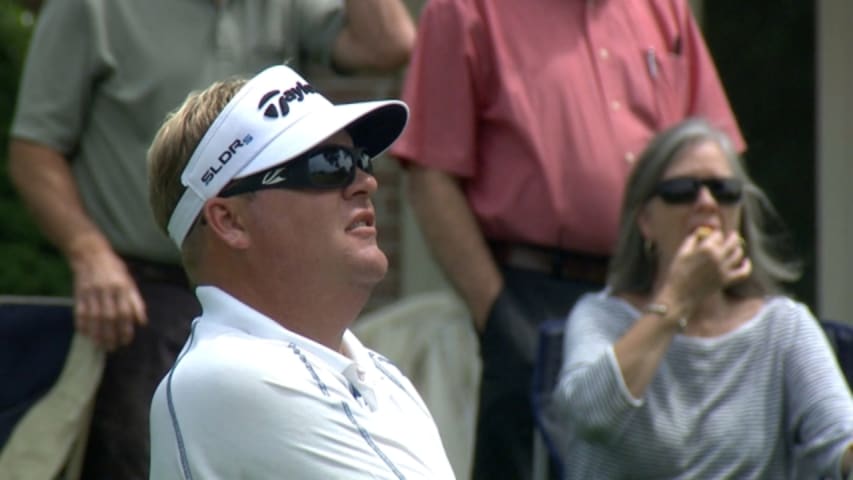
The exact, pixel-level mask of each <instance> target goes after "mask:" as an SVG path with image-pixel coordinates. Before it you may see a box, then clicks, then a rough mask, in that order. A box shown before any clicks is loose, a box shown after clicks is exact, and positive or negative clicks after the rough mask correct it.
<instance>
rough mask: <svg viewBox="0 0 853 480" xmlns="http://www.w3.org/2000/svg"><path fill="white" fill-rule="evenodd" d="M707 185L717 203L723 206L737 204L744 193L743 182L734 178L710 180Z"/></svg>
mask: <svg viewBox="0 0 853 480" xmlns="http://www.w3.org/2000/svg"><path fill="white" fill-rule="evenodd" d="M705 184H706V185H708V188H709V189H710V190H711V194H712V195H713V196H714V198H715V199H716V200H717V202H719V203H723V204H732V203H737V202H738V201H740V197H741V194H742V193H743V186H742V184H741V182H740V181H738V180H736V179H734V178H723V179H717V180H708V181H707V182H706V183H705Z"/></svg>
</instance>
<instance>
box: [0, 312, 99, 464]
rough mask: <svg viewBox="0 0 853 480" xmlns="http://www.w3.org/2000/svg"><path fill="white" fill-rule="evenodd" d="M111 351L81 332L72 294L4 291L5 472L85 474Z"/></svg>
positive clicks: (0, 359)
mask: <svg viewBox="0 0 853 480" xmlns="http://www.w3.org/2000/svg"><path fill="white" fill-rule="evenodd" d="M103 364H104V354H103V352H102V351H101V350H99V349H98V348H97V347H95V345H94V344H93V343H92V342H90V341H89V340H88V338H86V337H84V336H82V335H79V334H76V333H75V331H74V320H73V313H72V310H71V300H70V299H67V298H56V297H29V296H26V297H19V296H0V381H2V384H0V448H2V450H0V472H2V476H3V478H4V479H7V480H18V479H20V480H59V479H62V480H75V479H77V478H79V475H80V468H81V467H82V458H83V453H84V450H85V445H86V437H87V434H88V429H89V421H90V419H91V410H92V406H93V403H94V393H95V390H96V389H97V386H98V383H99V381H100V378H101V373H102V372H103Z"/></svg>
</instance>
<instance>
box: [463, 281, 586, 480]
mask: <svg viewBox="0 0 853 480" xmlns="http://www.w3.org/2000/svg"><path fill="white" fill-rule="evenodd" d="M501 270H502V273H503V275H504V289H503V291H501V293H500V295H499V296H498V298H497V300H496V301H495V304H494V305H493V306H492V310H491V312H490V313H489V318H488V321H487V323H486V328H485V331H484V332H483V334H482V335H481V337H480V355H481V357H482V359H483V377H482V382H481V385H480V407H479V414H478V418H477V430H476V442H475V448H474V462H473V465H474V467H473V474H472V479H473V480H494V479H506V480H528V479H530V478H531V476H532V465H533V425H534V423H533V413H532V412H533V407H532V404H531V400H530V399H531V376H532V372H533V359H534V358H535V352H536V341H537V334H538V327H539V324H540V323H542V322H544V321H546V320H550V319H555V318H559V319H565V318H566V317H567V316H568V313H569V311H570V310H571V308H572V306H573V305H574V304H575V302H576V301H577V299H578V298H579V297H580V296H581V295H583V294H584V293H587V292H590V291H596V290H600V289H601V288H603V285H600V284H594V283H588V282H581V281H576V280H571V279H565V278H558V277H555V276H552V275H549V274H546V273H539V272H535V271H530V270H522V269H517V268H511V267H503V268H502V269H501ZM551 472H552V473H553V472H555V469H553V468H552V469H551Z"/></svg>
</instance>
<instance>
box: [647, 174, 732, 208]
mask: <svg viewBox="0 0 853 480" xmlns="http://www.w3.org/2000/svg"><path fill="white" fill-rule="evenodd" d="M702 186H705V187H707V188H708V191H709V192H711V195H712V196H713V197H714V200H716V201H717V203H719V204H720V205H733V204H735V203H737V202H739V201H740V199H741V196H742V195H743V183H742V182H741V181H740V180H738V179H736V178H695V177H676V178H670V179H668V180H664V181H662V182H660V183H658V184H657V187H655V194H656V195H657V196H659V197H660V198H661V200H663V201H664V202H666V203H670V204H675V205H678V204H685V203H693V202H695V201H696V198H697V197H698V196H699V190H701V189H702Z"/></svg>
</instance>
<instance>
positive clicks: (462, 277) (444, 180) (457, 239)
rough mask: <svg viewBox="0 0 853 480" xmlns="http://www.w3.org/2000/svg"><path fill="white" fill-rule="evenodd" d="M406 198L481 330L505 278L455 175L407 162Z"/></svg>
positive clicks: (440, 263)
mask: <svg viewBox="0 0 853 480" xmlns="http://www.w3.org/2000/svg"><path fill="white" fill-rule="evenodd" d="M408 179H409V198H410V201H411V204H412V208H413V210H414V211H415V215H416V216H417V218H418V221H419V222H418V223H419V224H420V227H421V230H422V231H423V233H424V236H425V237H426V240H427V243H428V244H429V245H430V248H431V249H432V252H433V254H434V255H435V257H436V260H437V261H438V263H439V265H440V266H441V267H442V269H443V270H444V272H445V274H446V275H447V276H448V278H449V280H450V282H451V283H452V284H453V286H454V288H455V289H456V290H457V291H458V292H459V294H460V295H461V296H462V298H463V299H464V300H465V302H466V303H467V304H468V307H469V309H470V310H471V315H472V316H473V319H474V323H475V326H476V327H477V329H478V330H480V331H482V329H483V327H484V325H485V321H486V316H487V315H488V313H489V309H490V308H491V306H492V304H493V303H494V300H495V298H496V297H497V296H498V294H499V293H500V290H501V288H502V287H503V278H502V276H501V273H500V271H499V270H498V268H497V265H496V264H495V262H494V259H493V258H492V256H491V253H490V252H489V248H488V245H487V244H486V241H485V239H484V238H483V234H482V232H481V231H480V228H479V225H478V224H477V221H476V219H475V218H474V214H473V213H472V212H471V208H470V207H469V206H468V202H467V200H466V199H465V196H464V194H463V193H462V189H461V188H460V187H459V184H458V183H457V180H456V179H455V178H454V177H452V176H450V175H448V174H446V173H443V172H440V171H437V170H430V169H424V168H421V167H415V166H412V167H410V170H409V175H408Z"/></svg>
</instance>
